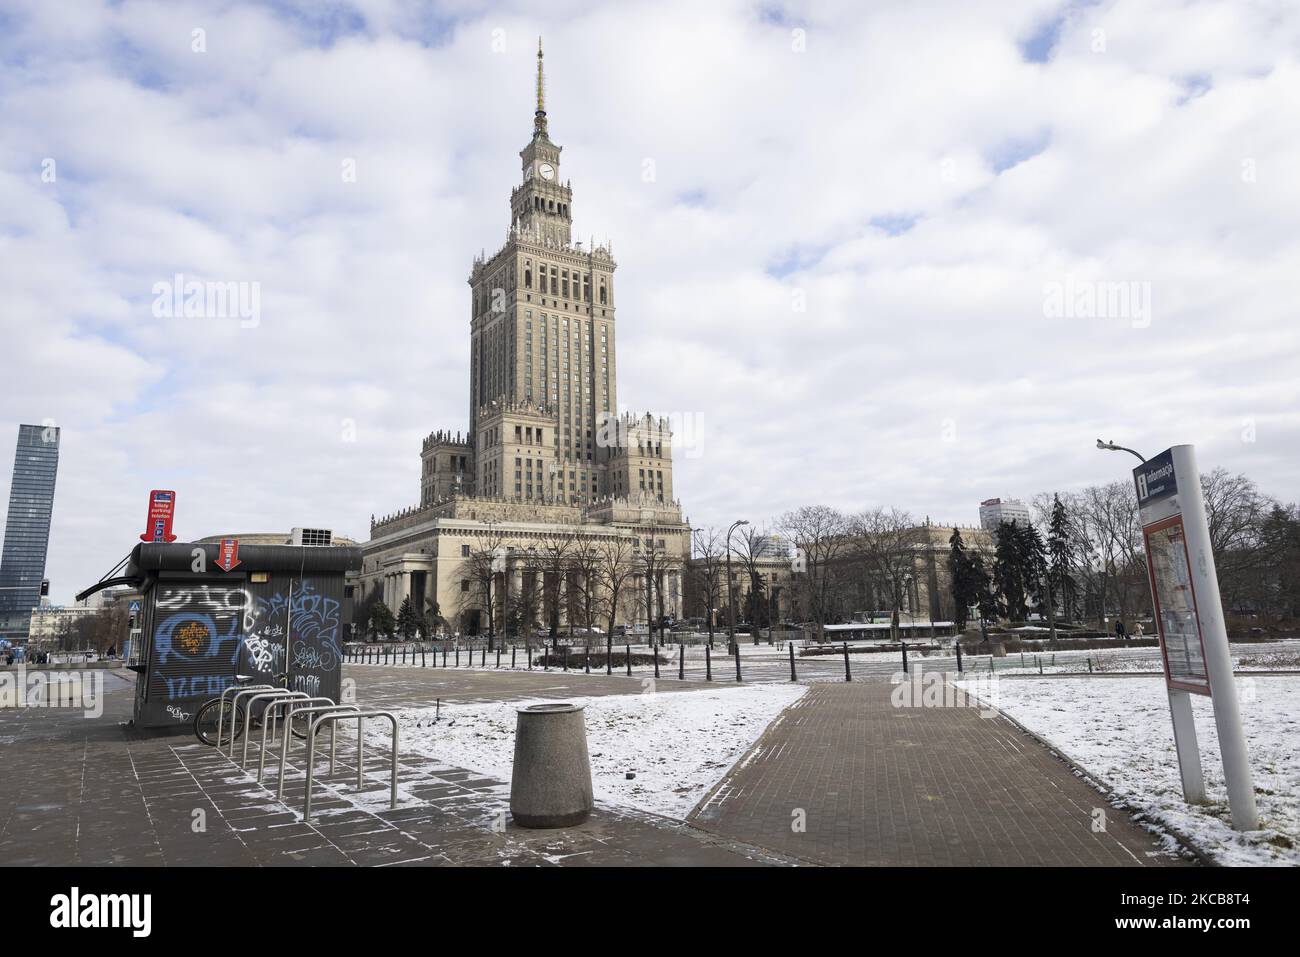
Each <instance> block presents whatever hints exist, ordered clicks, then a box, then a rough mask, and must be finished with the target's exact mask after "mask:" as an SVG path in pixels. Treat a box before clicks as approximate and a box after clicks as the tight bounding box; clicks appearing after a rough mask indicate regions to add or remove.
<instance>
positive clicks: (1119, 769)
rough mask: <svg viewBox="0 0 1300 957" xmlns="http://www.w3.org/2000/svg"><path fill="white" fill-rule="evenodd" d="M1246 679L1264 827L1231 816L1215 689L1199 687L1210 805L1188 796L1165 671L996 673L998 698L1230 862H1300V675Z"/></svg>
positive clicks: (1246, 720)
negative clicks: (1211, 693) (1242, 829)
mask: <svg viewBox="0 0 1300 957" xmlns="http://www.w3.org/2000/svg"><path fill="white" fill-rule="evenodd" d="M1237 682H1238V694H1239V696H1240V697H1241V712H1242V714H1241V718H1242V724H1243V726H1244V728H1245V732H1246V742H1247V747H1248V748H1249V751H1250V765H1251V772H1252V775H1253V777H1254V783H1255V799H1256V802H1257V804H1258V807H1259V815H1260V822H1261V825H1262V828H1263V829H1262V830H1260V831H1253V832H1250V833H1249V834H1241V833H1238V832H1237V831H1234V830H1232V827H1231V825H1230V819H1229V815H1228V804H1227V789H1226V787H1225V785H1224V781H1223V763H1222V761H1221V759H1220V757H1219V743H1218V736H1217V734H1216V733H1215V728H1214V713H1213V710H1212V705H1211V702H1210V700H1209V699H1208V698H1203V697H1200V696H1197V695H1193V696H1192V704H1193V711H1194V713H1195V716H1196V734H1197V739H1198V740H1199V742H1200V747H1201V767H1202V768H1203V770H1204V774H1205V785H1206V790H1207V792H1208V794H1209V797H1210V801H1211V803H1210V804H1207V805H1204V806H1191V805H1187V804H1185V803H1183V796H1182V787H1181V784H1180V782H1179V777H1178V757H1177V754H1176V753H1175V751H1174V737H1173V727H1172V724H1171V721H1170V717H1169V701H1168V697H1167V696H1166V692H1165V683H1164V679H1163V677H1154V678H1050V679H1043V680H1035V679H1033V678H1017V679H1014V680H1009V681H999V682H998V683H997V689H996V693H997V702H996V703H997V706H998V708H999V709H1000V710H1002V711H1004V712H1005V713H1006V714H1008V715H1010V716H1011V717H1012V718H1014V719H1015V720H1017V721H1019V722H1020V723H1021V724H1023V725H1024V726H1025V727H1027V728H1029V729H1030V730H1031V731H1033V732H1034V733H1035V734H1037V735H1039V736H1040V737H1042V738H1043V739H1045V740H1046V741H1048V742H1050V743H1051V744H1052V745H1053V746H1055V747H1057V748H1059V749H1060V750H1061V751H1062V752H1063V753H1064V754H1065V755H1067V756H1068V757H1069V758H1071V759H1073V760H1075V761H1077V762H1078V763H1079V764H1080V765H1082V766H1083V767H1084V768H1085V769H1087V770H1088V771H1090V772H1091V773H1092V774H1093V775H1095V776H1096V777H1098V778H1099V779H1101V780H1102V781H1105V782H1106V783H1107V784H1108V785H1110V786H1111V787H1112V788H1114V790H1115V791H1116V793H1117V794H1119V795H1120V796H1122V797H1123V798H1124V799H1125V800H1126V801H1128V803H1129V804H1131V805H1132V806H1134V807H1136V808H1141V809H1145V810H1147V811H1149V812H1150V813H1151V814H1152V816H1154V817H1155V818H1157V819H1159V820H1162V821H1164V822H1166V823H1167V824H1169V825H1170V826H1172V827H1174V828H1177V829H1178V830H1180V831H1182V832H1183V833H1185V834H1187V835H1188V837H1190V838H1191V839H1192V840H1193V841H1195V842H1196V843H1197V844H1198V845H1200V846H1201V847H1202V848H1204V849H1205V850H1206V851H1207V852H1209V853H1210V854H1211V855H1213V856H1214V857H1215V858H1216V859H1217V860H1219V861H1220V862H1221V863H1223V864H1232V865H1242V864H1275V865H1291V866H1296V865H1300V677H1289V676H1278V677H1269V678H1254V677H1248V678H1242V677H1238V679H1237ZM972 690H973V691H977V690H981V689H975V688H972Z"/></svg>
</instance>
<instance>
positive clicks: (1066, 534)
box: [1047, 495, 1079, 621]
mask: <svg viewBox="0 0 1300 957" xmlns="http://www.w3.org/2000/svg"><path fill="white" fill-rule="evenodd" d="M1047 574H1048V584H1049V585H1050V586H1051V589H1052V596H1053V598H1054V599H1055V602H1056V606H1057V607H1058V608H1060V609H1061V616H1062V617H1063V618H1064V619H1065V620H1066V621H1073V620H1074V619H1075V618H1076V617H1077V612H1078V603H1079V598H1078V591H1077V589H1076V587H1075V583H1074V575H1073V574H1071V568H1070V518H1069V515H1068V514H1067V513H1066V511H1065V503H1063V502H1062V501H1061V497H1060V496H1059V495H1053V496H1052V521H1051V525H1050V526H1049V527H1048V530H1047Z"/></svg>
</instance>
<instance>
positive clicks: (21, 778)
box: [0, 668, 789, 866]
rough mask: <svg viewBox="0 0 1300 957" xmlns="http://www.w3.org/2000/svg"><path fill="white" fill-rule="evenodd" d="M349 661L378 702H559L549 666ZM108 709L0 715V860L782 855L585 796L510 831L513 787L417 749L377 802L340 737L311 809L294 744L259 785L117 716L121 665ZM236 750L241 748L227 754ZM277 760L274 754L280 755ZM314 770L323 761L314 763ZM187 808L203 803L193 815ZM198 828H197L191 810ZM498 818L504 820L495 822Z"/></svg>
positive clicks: (598, 689)
mask: <svg viewBox="0 0 1300 957" xmlns="http://www.w3.org/2000/svg"><path fill="white" fill-rule="evenodd" d="M395 670H396V669H388V668H373V669H356V670H353V671H348V672H345V675H347V676H348V677H356V678H357V681H358V696H359V698H360V699H361V700H363V701H366V702H367V703H372V704H375V705H379V706H387V707H403V706H425V705H427V704H429V703H431V700H432V697H433V696H441V697H443V699H444V700H452V699H456V700H469V701H477V700H501V699H506V698H511V697H515V698H517V697H567V696H571V695H573V694H574V693H575V691H576V690H577V689H575V688H573V687H571V686H570V684H569V683H566V681H565V679H563V678H560V679H557V678H556V676H555V675H554V673H551V674H547V673H545V672H542V673H540V674H535V675H527V674H517V675H513V676H511V675H487V674H485V673H477V675H476V674H474V673H468V672H467V673H464V674H462V675H457V676H455V677H454V678H453V677H452V676H449V675H446V674H445V673H439V674H437V676H436V677H435V676H434V674H433V673H432V672H425V673H424V674H423V676H421V675H420V674H419V673H418V672H417V673H415V674H412V673H411V672H410V671H409V670H408V671H407V672H406V673H405V674H404V675H398V674H394V673H392V672H394V671H395ZM105 680H106V690H107V692H108V693H107V694H106V695H105V699H104V705H105V707H104V714H103V715H102V717H99V718H86V717H84V716H83V715H82V713H81V711H79V710H73V709H50V708H21V709H12V708H9V709H3V710H0V748H3V763H2V764H0V862H3V863H4V864H5V865H13V866H22V865H85V866H100V865H102V866H107V865H168V866H177V865H180V866H186V865H206V866H212V865H218V866H219V865H237V866H266V865H272V866H273V865H299V866H302V865H388V864H412V865H437V864H443V865H446V864H454V865H475V864H513V865H515V866H550V865H555V864H564V865H569V866H572V865H607V866H624V865H651V866H714V865H727V866H752V865H761V864H783V863H789V861H788V860H786V859H784V858H782V857H780V856H779V855H775V854H772V853H769V852H766V851H764V850H761V849H757V848H749V847H743V846H740V845H738V844H737V843H736V842H733V841H730V840H729V839H726V838H721V837H717V836H714V835H710V834H708V833H706V832H703V831H700V830H698V829H696V828H691V827H688V826H686V825H684V824H681V823H679V822H675V821H670V820H667V819H665V818H661V817H657V816H655V815H650V814H641V813H637V812H634V811H627V810H622V809H612V808H608V807H600V806H598V807H597V810H596V813H595V814H594V815H593V816H592V818H591V820H589V821H588V822H587V823H586V824H584V825H582V826H581V827H576V828H565V829H560V830H554V831H526V830H523V829H520V828H516V827H515V826H514V825H513V824H512V823H509V822H508V819H507V818H505V817H503V812H505V811H506V810H507V809H508V806H509V785H508V783H506V782H501V781H495V780H492V779H490V778H484V777H482V776H481V775H478V774H475V773H474V772H472V771H468V770H464V769H461V768H455V767H450V766H448V765H445V764H441V763H439V762H437V761H434V760H432V759H429V758H425V757H421V756H411V757H409V758H406V759H403V760H402V761H401V763H400V766H399V775H398V777H399V806H398V808H397V810H395V811H390V810H389V809H388V773H387V771H388V765H387V751H386V749H378V748H373V747H371V748H368V749H367V752H366V766H365V772H366V779H365V788H364V790H363V791H362V792H360V793H358V792H356V791H355V789H354V788H353V785H354V784H355V774H356V765H355V763H353V762H354V757H355V751H354V750H353V749H352V748H348V747H346V746H344V745H343V744H340V748H339V757H340V761H339V774H338V776H337V778H336V779H332V780H330V779H322V778H321V777H318V778H317V782H318V783H317V785H316V790H315V795H316V796H315V798H314V800H313V805H314V807H313V810H314V812H315V813H314V814H313V818H312V821H311V822H310V823H303V822H302V821H301V819H300V814H299V813H298V812H299V811H300V810H301V808H302V798H303V780H304V778H303V774H302V763H303V752H302V751H301V750H299V751H298V752H297V753H296V757H295V760H294V761H292V762H291V763H290V773H289V774H287V775H286V790H285V802H284V803H281V802H278V801H277V800H276V798H275V791H274V787H275V777H274V774H275V772H274V771H273V770H271V766H272V763H271V762H270V761H268V776H267V784H268V785H269V786H261V785H258V784H257V782H256V780H255V774H256V758H255V755H256V744H254V747H253V750H252V751H250V764H251V765H252V768H253V771H252V773H251V774H249V773H245V772H244V771H242V770H241V769H239V768H237V767H236V766H235V765H234V764H233V763H231V762H230V761H229V760H228V759H227V758H225V757H224V756H223V755H221V754H219V753H218V752H217V751H216V750H214V749H213V748H209V747H207V746H205V745H202V744H199V743H198V742H197V741H195V740H194V738H193V736H192V735H189V734H176V735H167V736H147V735H143V734H136V733H134V732H132V731H130V730H128V729H126V728H125V727H124V726H123V722H125V721H126V720H127V719H128V718H129V717H130V713H131V697H132V694H133V693H134V684H133V676H132V675H131V674H130V673H129V672H118V673H114V672H109V673H108V674H107V676H106V679H105ZM570 681H575V682H576V681H581V682H582V686H581V693H582V694H584V695H597V694H628V693H635V692H638V691H640V682H639V680H638V679H635V678H632V679H628V678H622V679H618V678H613V679H609V678H604V677H601V678H599V679H597V678H596V677H595V676H593V677H592V678H590V679H588V678H587V677H586V676H585V675H584V676H582V677H581V678H579V677H577V676H571V678H570ZM236 751H237V753H238V748H237V749H236ZM277 757H278V752H277ZM319 768H320V771H319V772H318V773H323V771H324V770H326V769H327V764H325V763H323V764H321V765H320V766H319ZM196 812H200V813H198V814H197V815H196ZM200 820H201V821H202V824H203V827H202V828H201V829H196V821H200ZM503 821H506V826H505V827H504V828H503V827H502V822H503Z"/></svg>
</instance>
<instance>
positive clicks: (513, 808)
mask: <svg viewBox="0 0 1300 957" xmlns="http://www.w3.org/2000/svg"><path fill="white" fill-rule="evenodd" d="M593 807H594V800H593V798H592V791H591V761H590V759H589V758H588V756H587V727H586V724H585V722H584V720H583V714H582V706H581V705H574V704H567V703H566V704H535V705H531V706H529V707H527V708H519V709H518V717H517V719H516V723H515V760H514V770H513V772H512V774H511V776H510V814H511V816H512V817H513V818H514V819H515V823H516V824H518V825H519V826H520V827H528V828H554V827H574V826H576V825H578V824H582V823H583V822H584V821H586V820H587V818H588V817H590V816H591V811H592V808H593Z"/></svg>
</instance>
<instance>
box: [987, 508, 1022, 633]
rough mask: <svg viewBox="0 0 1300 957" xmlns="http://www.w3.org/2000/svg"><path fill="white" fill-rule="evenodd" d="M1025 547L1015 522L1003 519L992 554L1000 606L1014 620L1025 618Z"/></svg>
mask: <svg viewBox="0 0 1300 957" xmlns="http://www.w3.org/2000/svg"><path fill="white" fill-rule="evenodd" d="M1025 564H1026V562H1025V548H1024V539H1023V536H1022V535H1021V534H1020V533H1019V532H1018V531H1017V529H1016V523H1015V522H1000V523H999V524H998V530H997V547H996V549H995V550H994V555H993V584H994V586H995V588H996V589H997V595H998V597H999V610H1000V611H1001V612H1002V614H1004V615H1005V616H1006V617H1007V618H1009V619H1010V620H1012V621H1024V620H1025V614H1026V609H1025V593H1026V575H1025Z"/></svg>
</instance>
